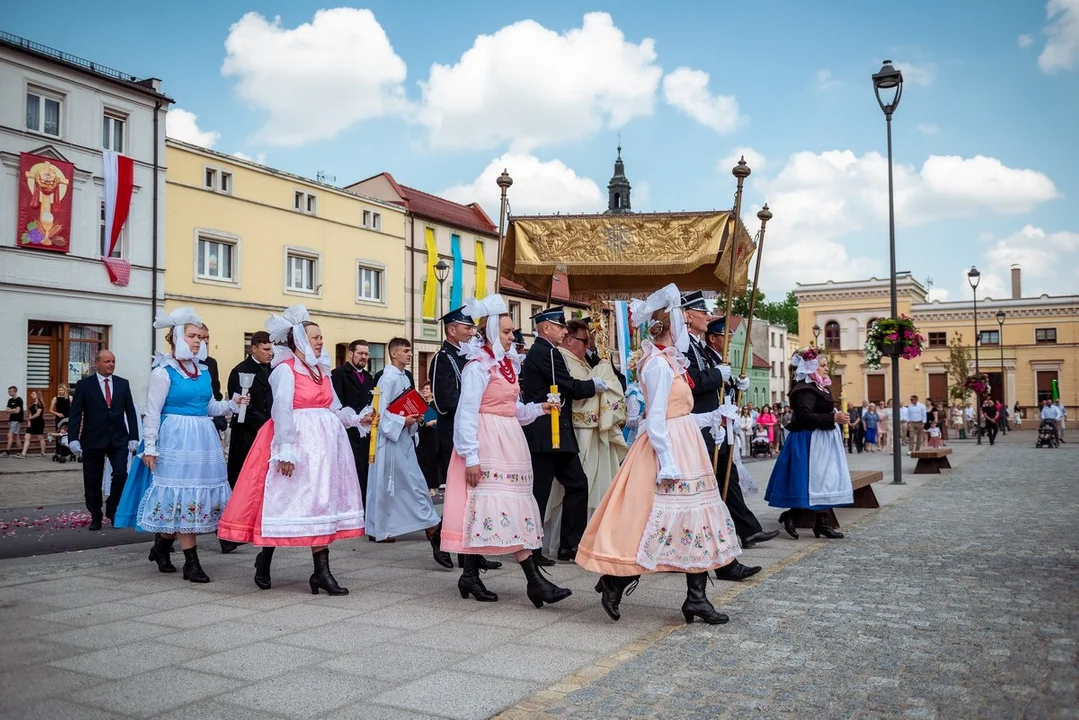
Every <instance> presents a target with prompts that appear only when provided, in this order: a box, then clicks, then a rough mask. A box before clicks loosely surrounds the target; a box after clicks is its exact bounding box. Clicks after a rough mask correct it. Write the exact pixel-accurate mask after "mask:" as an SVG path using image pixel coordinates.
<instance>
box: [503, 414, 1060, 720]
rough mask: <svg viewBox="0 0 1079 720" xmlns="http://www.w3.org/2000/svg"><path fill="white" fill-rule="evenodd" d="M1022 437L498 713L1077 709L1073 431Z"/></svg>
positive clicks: (901, 713) (916, 714) (866, 713)
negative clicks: (535, 707) (689, 619)
mask: <svg viewBox="0 0 1079 720" xmlns="http://www.w3.org/2000/svg"><path fill="white" fill-rule="evenodd" d="M1029 435H1030V434H1029V433H1028V434H1027V436H1028V437H1024V436H1023V435H1022V434H1015V435H1012V436H1010V438H1011V440H1012V441H1011V442H1007V441H1005V442H1002V443H998V446H997V447H996V448H992V449H989V450H988V451H987V452H984V453H982V454H980V455H979V456H978V457H976V458H974V459H973V460H971V461H970V462H969V463H967V464H965V465H964V466H963V467H962V468H960V469H957V470H956V471H955V472H954V473H953V474H952V475H950V476H942V477H940V478H939V479H937V480H936V481H935V482H932V483H930V484H928V485H926V486H925V487H923V488H921V489H920V490H919V491H918V492H915V493H912V494H910V495H909V496H907V497H906V498H905V499H903V500H901V501H900V502H898V503H897V504H896V505H893V506H892V507H889V508H886V509H885V510H883V511H882V512H880V513H877V514H876V515H875V516H873V517H872V518H870V519H869V520H868V521H866V522H864V523H863V524H862V525H861V526H860V527H856V528H854V529H853V530H850V531H849V534H848V537H847V538H846V539H844V540H841V541H832V542H829V543H827V544H826V545H825V546H824V547H822V548H821V549H820V550H818V551H816V552H813V553H811V554H809V555H808V556H807V557H805V558H803V559H801V560H800V561H799V562H796V563H793V564H790V565H789V566H787V567H785V568H784V569H781V570H779V571H778V572H777V573H775V574H774V575H772V576H771V577H769V578H767V579H766V580H765V581H764V582H761V583H758V584H756V585H754V586H752V587H750V588H748V589H747V590H746V591H744V592H742V593H740V594H739V595H738V596H737V597H736V598H735V599H734V601H733V602H731V603H729V604H727V605H725V606H724V609H725V610H727V611H728V612H729V613H730V615H731V616H732V621H731V623H730V624H729V625H725V626H719V627H715V628H707V629H705V628H703V627H701V626H700V625H695V626H692V627H684V628H680V629H678V630H677V631H675V632H673V633H671V634H670V635H668V636H666V637H665V638H663V639H662V640H661V641H659V642H658V643H657V644H655V645H653V646H652V647H650V648H648V649H646V650H644V651H642V652H641V653H639V654H638V655H636V656H635V657H633V658H632V659H630V660H628V661H626V662H624V663H622V664H619V665H617V666H615V667H614V669H612V670H611V671H610V672H609V673H608V674H606V675H605V676H603V677H602V678H600V679H598V680H596V681H595V682H592V683H590V684H588V685H586V686H585V687H583V688H582V689H580V690H578V691H576V692H572V693H569V694H568V695H565V697H564V699H563V700H562V701H561V702H558V703H556V704H554V705H552V706H550V707H548V708H547V710H546V712H545V713H541V712H520V711H518V712H516V713H507V715H506V716H507V717H513V716H515V715H516V716H519V717H525V716H528V717H547V718H598V717H603V718H611V719H612V720H613V719H615V718H653V717H654V718H660V717H662V718H670V717H678V718H702V719H703V718H750V717H752V718H770V717H777V718H778V717H820V718H901V717H907V718H1019V717H1023V718H1051V717H1060V718H1076V717H1079V710H1077V707H1079V703H1077V698H1079V689H1077V678H1079V670H1077V646H1076V642H1077V639H1079V605H1077V602H1079V553H1077V545H1079V541H1077V534H1076V531H1075V530H1076V525H1075V523H1076V511H1077V510H1079V502H1077V490H1079V473H1076V471H1075V467H1076V463H1077V462H1079V447H1076V446H1072V445H1068V446H1063V447H1061V448H1060V449H1059V450H1035V449H1033V448H1030V447H1029V446H1028V445H1027V443H1026V442H1024V441H1025V440H1026V439H1028V438H1029ZM648 580H649V578H645V580H644V582H643V583H642V588H641V590H643V589H644V583H646V582H648ZM638 592H640V591H638ZM629 615H630V617H632V611H630V613H629Z"/></svg>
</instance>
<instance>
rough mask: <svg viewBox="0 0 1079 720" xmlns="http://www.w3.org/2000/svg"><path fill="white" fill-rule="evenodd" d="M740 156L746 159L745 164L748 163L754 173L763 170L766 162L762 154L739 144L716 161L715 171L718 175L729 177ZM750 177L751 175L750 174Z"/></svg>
mask: <svg viewBox="0 0 1079 720" xmlns="http://www.w3.org/2000/svg"><path fill="white" fill-rule="evenodd" d="M742 158H745V159H746V165H748V166H749V169H750V170H751V171H752V172H755V173H759V172H760V171H761V170H764V167H765V165H766V164H767V162H768V160H767V158H765V157H764V155H761V154H760V153H759V152H757V151H756V150H754V149H753V148H751V147H746V146H740V147H736V148H735V149H734V150H732V151H731V153H730V154H729V155H727V156H726V157H722V158H720V159H719V162H718V163H716V171H717V172H719V175H720V177H723V178H729V177H731V170H733V169H734V166H735V165H737V164H738V161H739V160H740V159H742ZM750 177H753V176H752V175H750Z"/></svg>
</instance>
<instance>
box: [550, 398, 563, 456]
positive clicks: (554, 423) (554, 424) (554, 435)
mask: <svg viewBox="0 0 1079 720" xmlns="http://www.w3.org/2000/svg"><path fill="white" fill-rule="evenodd" d="M551 394H552V395H556V394H558V386H557V385H552V386H551ZM560 412H561V410H560V408H559V407H558V405H555V406H554V407H552V408H551V449H552V450H558V449H559V448H560V447H562V438H561V437H560V435H559V432H558V415H559V413H560Z"/></svg>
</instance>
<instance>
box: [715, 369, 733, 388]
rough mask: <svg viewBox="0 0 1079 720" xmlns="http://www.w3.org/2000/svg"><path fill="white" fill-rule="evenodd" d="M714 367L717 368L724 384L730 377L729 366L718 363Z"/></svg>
mask: <svg viewBox="0 0 1079 720" xmlns="http://www.w3.org/2000/svg"><path fill="white" fill-rule="evenodd" d="M716 369H718V370H719V374H720V377H722V378H723V384H724V385H726V384H727V381H728V380H730V379H731V366H730V365H719V366H717V368H716Z"/></svg>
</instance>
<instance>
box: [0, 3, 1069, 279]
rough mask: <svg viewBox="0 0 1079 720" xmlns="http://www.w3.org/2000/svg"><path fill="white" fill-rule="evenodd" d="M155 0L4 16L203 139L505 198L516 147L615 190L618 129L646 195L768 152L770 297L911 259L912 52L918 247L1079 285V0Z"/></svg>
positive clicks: (279, 162)
mask: <svg viewBox="0 0 1079 720" xmlns="http://www.w3.org/2000/svg"><path fill="white" fill-rule="evenodd" d="M148 5H154V4H147V3H134V2H114V3H110V4H109V8H108V10H107V11H104V10H102V9H101V8H100V7H97V6H93V5H87V4H86V3H75V2H67V1H65V0H57V1H56V2H54V3H52V4H51V5H50V12H49V14H48V24H47V25H46V24H44V23H43V22H42V20H41V16H40V13H39V12H38V11H36V10H35V9H34V7H33V6H32V5H27V4H25V3H20V4H16V5H14V6H12V7H11V8H8V10H7V12H6V13H5V17H4V20H3V29H5V30H8V31H9V32H13V33H15V34H18V35H21V36H24V37H27V38H30V39H32V40H35V41H38V42H42V43H45V44H48V45H51V46H53V47H57V48H60V49H62V50H65V51H67V52H71V53H74V54H76V55H80V56H83V57H86V58H88V59H91V60H94V61H96V62H99V63H102V64H105V65H109V66H112V67H115V68H117V69H121V70H124V71H125V72H130V73H133V74H136V75H139V76H156V77H160V78H161V79H162V80H163V81H164V87H165V89H166V91H167V92H168V93H169V94H170V95H171V96H172V97H174V98H175V99H176V100H177V104H176V106H175V107H176V108H178V109H180V110H182V111H185V113H189V114H193V115H194V116H196V118H197V119H196V118H192V117H191V115H188V114H185V113H175V114H174V115H173V116H172V117H170V119H169V128H170V133H172V134H175V135H177V136H179V137H182V138H184V139H188V140H193V141H197V142H201V143H204V144H207V145H212V146H213V147H214V149H216V150H220V151H222V152H227V153H235V152H242V153H244V154H245V155H246V156H248V157H251V158H256V159H260V160H261V161H262V162H264V163H265V164H268V165H270V166H273V167H279V168H283V169H286V170H289V171H292V172H295V173H299V174H302V175H307V176H311V177H313V176H314V175H315V174H316V172H318V171H325V172H326V173H327V174H329V175H332V176H336V178H337V183H338V184H345V183H347V182H351V181H354V180H358V179H360V178H363V177H367V176H369V175H372V174H375V173H377V172H381V171H384V170H388V171H390V172H392V173H393V174H394V176H395V177H396V178H397V179H398V180H399V181H401V182H404V183H406V184H409V185H412V186H415V187H419V188H421V189H425V190H428V191H431V192H436V193H443V192H444V193H446V194H448V195H449V196H451V197H453V198H454V199H459V200H473V199H474V200H477V201H479V202H481V203H483V204H484V206H485V208H486V209H487V210H488V212H489V213H490V214H493V215H496V214H497V206H496V204H495V202H494V200H493V198H494V197H495V195H496V192H497V189H496V188H495V186H494V183H493V177H494V175H495V174H496V173H497V172H498V171H500V170H501V169H502V167H503V166H505V167H507V168H508V170H509V172H510V174H511V175H513V176H514V178H515V180H516V181H517V182H516V183H515V185H514V187H513V189H512V190H511V201H512V203H513V206H514V208H515V210H516V211H517V212H537V211H555V210H566V211H568V210H585V211H591V210H596V211H598V210H602V209H603V208H604V207H605V205H606V183H607V180H608V179H609V178H610V175H611V170H612V162H613V160H614V148H615V145H616V144H617V142H618V134H619V133H621V137H622V145H623V148H624V149H623V158H624V160H625V162H626V170H627V175H628V176H629V178H630V180H631V182H632V183H633V185H634V191H633V202H634V209H636V210H657V211H658V210H681V209H707V208H714V207H729V206H730V205H731V204H732V196H733V191H734V183H733V179H732V178H731V176H730V174H729V168H730V166H731V164H732V159H734V158H736V157H737V154H739V153H742V152H745V154H746V155H747V159H748V160H750V164H751V166H752V167H753V170H754V173H753V175H752V177H751V178H750V181H749V183H748V187H747V193H746V198H745V203H744V204H745V207H744V213H743V214H744V217H745V218H746V220H747V224H748V225H749V226H750V228H751V229H755V228H756V225H757V222H756V219H755V217H754V216H753V213H755V212H756V209H757V208H758V207H759V205H760V204H761V203H763V202H765V201H767V202H768V203H769V204H770V207H771V209H772V210H773V212H774V213H775V219H774V220H773V221H772V223H771V224H770V225H769V232H768V239H767V247H766V249H765V254H764V266H763V268H762V288H763V289H764V290H765V291H766V292H767V293H768V294H769V295H780V294H782V293H783V292H784V291H785V290H786V289H788V288H790V287H792V286H793V284H794V283H795V282H814V281H821V280H826V279H836V280H841V279H856V278H859V277H866V276H868V275H870V274H873V275H876V276H878V277H883V276H885V275H886V273H887V267H888V256H887V215H886V207H887V206H886V201H887V196H886V185H885V184H884V183H885V175H884V172H885V171H884V168H885V165H884V163H883V161H882V160H881V158H880V155H882V154H884V153H885V152H886V146H885V134H884V133H885V126H884V119H883V114H882V113H881V112H880V109H879V108H878V107H877V105H876V101H875V99H874V97H873V91H872V87H871V84H870V80H869V76H870V75H871V74H872V73H873V72H875V71H876V70H877V69H878V68H879V67H880V63H881V61H882V60H883V59H885V58H888V59H892V60H894V61H895V62H897V63H902V64H903V65H902V67H903V69H904V72H905V76H906V79H907V82H906V87H905V89H904V93H903V98H902V102H901V105H900V107H899V109H898V111H897V113H896V115H895V119H894V123H893V125H894V128H893V129H894V145H895V159H896V163H897V170H896V172H897V175H896V184H897V192H898V195H897V220H898V223H899V227H898V247H899V250H898V266H899V269H901V270H904V269H909V270H911V271H912V272H914V274H915V276H916V277H918V278H919V279H921V280H922V281H925V280H926V279H927V278H928V277H932V278H933V281H934V288H935V293H936V295H937V296H939V297H942V298H949V299H957V298H961V297H966V296H969V294H970V290H969V288H967V287H966V286H965V283H964V277H965V272H966V269H967V268H968V267H969V266H970V265H971V264H977V265H978V266H979V268H980V269H982V270H983V273H984V280H983V282H984V283H985V285H984V287H983V288H982V290H983V291H985V293H987V294H990V295H996V296H998V297H1000V296H1002V294H1003V293H1004V289H1005V288H1006V287H1007V268H1008V266H1010V264H1011V263H1013V262H1019V263H1020V264H1021V265H1022V266H1023V269H1024V289H1025V290H1026V291H1027V292H1028V293H1033V292H1039V293H1040V292H1049V293H1052V294H1062V293H1074V292H1077V291H1079V274H1077V273H1079V270H1077V269H1076V268H1077V267H1079V220H1077V219H1076V217H1075V214H1074V213H1071V212H1068V210H1071V209H1072V208H1074V207H1075V200H1074V199H1075V198H1076V197H1077V196H1079V170H1077V169H1076V158H1077V157H1079V142H1077V140H1076V131H1075V129H1074V125H1075V116H1076V110H1077V109H1079V0H1049V2H1048V3H1046V2H1042V1H1041V0H1023V1H1021V2H997V3H985V2H975V1H973V0H966V1H956V2H946V3H942V2H939V0H938V1H937V2H924V1H920V0H918V1H912V2H905V3H893V4H891V5H889V6H887V7H888V8H889V10H888V12H887V14H885V12H884V10H883V8H884V7H885V6H882V5H880V4H879V3H865V2H855V1H853V0H851V1H837V2H829V3H805V2H794V1H791V2H780V1H773V2H758V3H745V2H739V3H735V2H726V1H724V2H708V3H704V2H700V3H672V4H665V5H661V4H659V3H654V2H632V1H630V2H620V3H616V4H606V5H604V4H587V5H586V4H581V3H577V2H563V3H544V4H542V5H540V4H525V3H505V2H501V3H494V2H469V3H457V4H455V3H429V2H415V3H404V2H387V3H382V2H374V3H368V4H365V5H362V6H354V7H353V8H352V9H338V10H332V11H331V12H324V11H326V10H330V9H332V8H334V6H333V5H326V4H323V3H319V2H305V1H302V0H301V1H293V2H289V3H283V2H264V3H260V4H258V5H247V4H243V3H237V2H232V1H226V2H216V3H205V2H188V3H186V4H184V5H183V6H182V7H183V11H184V14H183V15H179V14H178V13H177V11H176V8H177V6H175V5H161V6H160V7H149V8H148V7H147V6H148ZM367 11H369V12H367ZM433 66H437V67H436V68H435V69H433ZM980 294H983V293H981V292H980ZM983 296H984V294H983Z"/></svg>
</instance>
